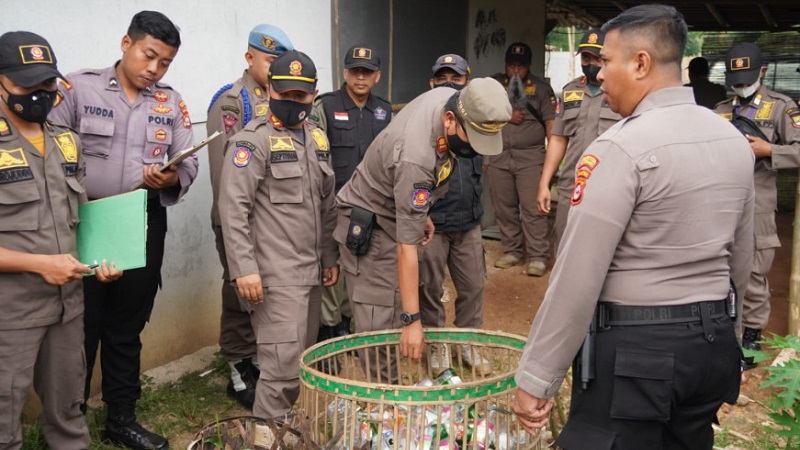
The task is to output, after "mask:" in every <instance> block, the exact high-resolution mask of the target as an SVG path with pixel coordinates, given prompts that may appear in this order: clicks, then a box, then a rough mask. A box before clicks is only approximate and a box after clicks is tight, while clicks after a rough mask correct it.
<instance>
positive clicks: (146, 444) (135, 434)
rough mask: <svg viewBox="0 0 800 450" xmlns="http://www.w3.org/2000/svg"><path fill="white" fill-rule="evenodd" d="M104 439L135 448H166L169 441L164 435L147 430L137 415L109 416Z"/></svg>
mask: <svg viewBox="0 0 800 450" xmlns="http://www.w3.org/2000/svg"><path fill="white" fill-rule="evenodd" d="M103 441H107V442H111V443H112V444H114V445H121V446H123V447H127V448H132V449H134V450H166V449H167V448H169V442H168V441H167V440H166V439H165V438H164V437H162V436H159V435H157V434H155V433H151V432H150V431H147V430H146V429H145V428H144V427H143V426H141V425H139V423H137V422H136V416H134V415H129V416H127V417H125V416H109V419H108V420H107V421H106V429H105V431H104V432H103Z"/></svg>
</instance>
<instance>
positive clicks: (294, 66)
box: [289, 60, 303, 77]
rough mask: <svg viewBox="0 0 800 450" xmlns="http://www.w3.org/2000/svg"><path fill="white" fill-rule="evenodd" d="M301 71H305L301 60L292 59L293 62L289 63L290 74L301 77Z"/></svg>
mask: <svg viewBox="0 0 800 450" xmlns="http://www.w3.org/2000/svg"><path fill="white" fill-rule="evenodd" d="M301 73H303V65H302V64H300V61H297V60H294V61H292V62H291V64H289V74H290V75H292V76H295V77H299V76H300V74H301Z"/></svg>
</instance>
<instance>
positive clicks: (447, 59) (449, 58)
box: [444, 56, 453, 64]
mask: <svg viewBox="0 0 800 450" xmlns="http://www.w3.org/2000/svg"><path fill="white" fill-rule="evenodd" d="M444 62H445V63H447V64H451V63H452V62H453V57H452V56H445V58H444Z"/></svg>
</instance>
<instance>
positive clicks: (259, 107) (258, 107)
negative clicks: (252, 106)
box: [256, 105, 269, 116]
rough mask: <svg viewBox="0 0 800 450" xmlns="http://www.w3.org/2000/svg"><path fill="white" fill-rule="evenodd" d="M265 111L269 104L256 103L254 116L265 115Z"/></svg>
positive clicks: (267, 109)
mask: <svg viewBox="0 0 800 450" xmlns="http://www.w3.org/2000/svg"><path fill="white" fill-rule="evenodd" d="M267 111H269V106H267V105H256V116H266V115H267Z"/></svg>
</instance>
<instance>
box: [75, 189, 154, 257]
mask: <svg viewBox="0 0 800 450" xmlns="http://www.w3.org/2000/svg"><path fill="white" fill-rule="evenodd" d="M78 214H79V216H80V219H81V220H80V222H79V223H78V259H79V260H80V261H81V262H82V263H83V264H86V265H87V266H88V265H92V264H93V263H94V262H95V261H97V262H100V261H102V260H104V259H105V260H106V261H108V262H109V263H112V262H113V263H114V265H115V266H116V268H117V269H120V270H129V269H138V268H140V267H144V266H145V264H146V263H147V255H146V252H147V251H146V242H147V191H146V190H144V189H138V190H136V191H133V192H126V193H124V194H119V195H112V196H111V197H105V198H101V199H99V200H93V201H91V202H87V203H84V204H82V205H80V207H79V209H78Z"/></svg>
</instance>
